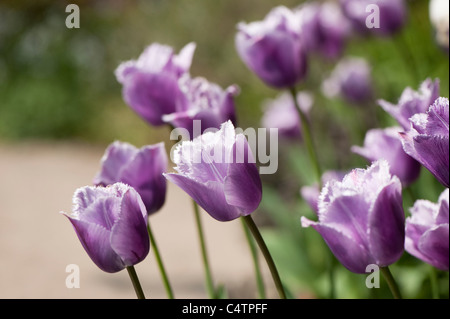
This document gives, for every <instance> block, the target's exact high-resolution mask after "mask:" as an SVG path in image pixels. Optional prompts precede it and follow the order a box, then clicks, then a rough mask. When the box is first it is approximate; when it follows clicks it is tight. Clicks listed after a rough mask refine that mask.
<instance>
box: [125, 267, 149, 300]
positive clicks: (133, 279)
mask: <svg viewBox="0 0 450 319" xmlns="http://www.w3.org/2000/svg"><path fill="white" fill-rule="evenodd" d="M126 268H127V271H128V275H129V276H130V279H131V282H132V283H133V288H134V291H135V292H136V296H137V297H138V299H145V296H144V291H143V290H142V287H141V283H140V282H139V278H138V276H137V274H136V270H135V269H134V266H128V267H126Z"/></svg>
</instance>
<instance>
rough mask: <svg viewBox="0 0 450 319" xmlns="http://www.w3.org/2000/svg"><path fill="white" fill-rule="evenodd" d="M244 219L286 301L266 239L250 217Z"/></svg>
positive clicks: (281, 296) (281, 295)
mask: <svg viewBox="0 0 450 319" xmlns="http://www.w3.org/2000/svg"><path fill="white" fill-rule="evenodd" d="M242 218H243V219H244V221H245V223H246V225H247V227H248V228H249V229H250V231H251V233H252V235H253V237H254V238H255V240H256V242H257V243H258V246H259V249H260V250H261V252H262V254H263V256H264V258H265V259H266V262H267V265H268V266H269V270H270V273H271V274H272V278H273V281H274V283H275V286H276V288H277V291H278V294H279V295H280V298H281V299H286V293H285V292H284V288H283V284H282V283H281V279H280V275H279V274H278V270H277V267H276V266H275V263H274V261H273V259H272V256H271V255H270V252H269V249H268V248H267V246H266V243H265V242H264V239H263V238H262V236H261V233H260V232H259V229H258V227H257V226H256V224H255V222H254V221H253V219H252V217H251V216H250V215H247V216H243V217H242Z"/></svg>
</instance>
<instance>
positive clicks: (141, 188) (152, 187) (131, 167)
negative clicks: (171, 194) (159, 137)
mask: <svg viewBox="0 0 450 319" xmlns="http://www.w3.org/2000/svg"><path fill="white" fill-rule="evenodd" d="M167 162H168V159H167V154H166V150H165V148H164V143H159V144H156V145H149V146H145V147H143V148H142V149H140V150H139V152H137V153H136V154H135V156H134V157H133V158H132V159H131V160H130V161H129V163H128V164H127V165H126V166H125V167H124V168H123V171H122V173H121V181H122V182H123V183H125V184H129V185H131V186H133V188H135V189H136V190H137V191H138V193H139V194H140V195H141V197H142V200H143V202H144V204H145V207H146V208H147V213H148V214H151V213H153V212H156V211H158V210H159V209H160V208H161V207H162V205H163V204H164V202H165V199H166V188H167V186H166V179H165V178H164V176H163V175H162V173H164V172H166V170H167Z"/></svg>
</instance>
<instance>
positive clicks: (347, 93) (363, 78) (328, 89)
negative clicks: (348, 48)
mask: <svg viewBox="0 0 450 319" xmlns="http://www.w3.org/2000/svg"><path fill="white" fill-rule="evenodd" d="M371 73H372V70H371V67H370V65H369V64H368V63H367V61H366V60H365V59H363V58H355V57H347V58H344V59H343V60H341V61H340V62H339V63H338V64H337V65H336V67H335V68H334V70H333V72H332V73H331V75H330V77H329V78H327V79H326V80H325V81H324V82H323V84H322V91H323V93H324V94H325V95H326V96H327V97H329V98H333V97H336V96H341V97H343V98H344V99H346V100H347V101H349V102H351V103H355V104H363V103H365V102H367V101H370V100H371V99H372V98H373V88H372V75H371Z"/></svg>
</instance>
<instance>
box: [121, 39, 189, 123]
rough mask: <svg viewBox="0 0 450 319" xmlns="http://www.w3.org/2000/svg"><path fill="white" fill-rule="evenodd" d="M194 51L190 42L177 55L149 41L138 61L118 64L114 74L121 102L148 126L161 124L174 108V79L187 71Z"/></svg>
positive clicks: (178, 95) (176, 97)
mask: <svg viewBox="0 0 450 319" xmlns="http://www.w3.org/2000/svg"><path fill="white" fill-rule="evenodd" d="M194 51H195V44H194V43H189V44H187V45H186V46H185V47H184V48H183V49H182V50H181V52H180V53H179V54H178V55H175V54H174V52H173V49H172V48H171V47H169V46H166V45H161V44H158V43H153V44H152V45H150V46H148V47H147V48H146V49H145V50H144V52H143V53H142V54H141V55H140V57H139V59H138V60H132V61H127V62H123V63H121V64H120V65H119V67H118V68H117V69H116V71H115V74H116V78H117V81H118V82H119V83H121V84H122V86H123V89H122V94H123V98H124V100H125V102H126V103H127V104H128V105H129V106H130V107H131V108H132V109H133V110H134V111H135V112H136V113H137V114H138V115H139V116H141V117H142V118H143V119H145V120H146V121H147V122H148V123H150V124H151V125H155V126H158V125H163V124H165V123H164V121H163V120H162V116H163V115H164V114H170V113H173V112H176V111H177V103H179V99H180V98H181V91H180V88H179V87H178V79H179V78H180V77H181V76H182V75H183V74H185V73H187V72H189V68H190V66H191V63H192V57H193V55H194Z"/></svg>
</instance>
